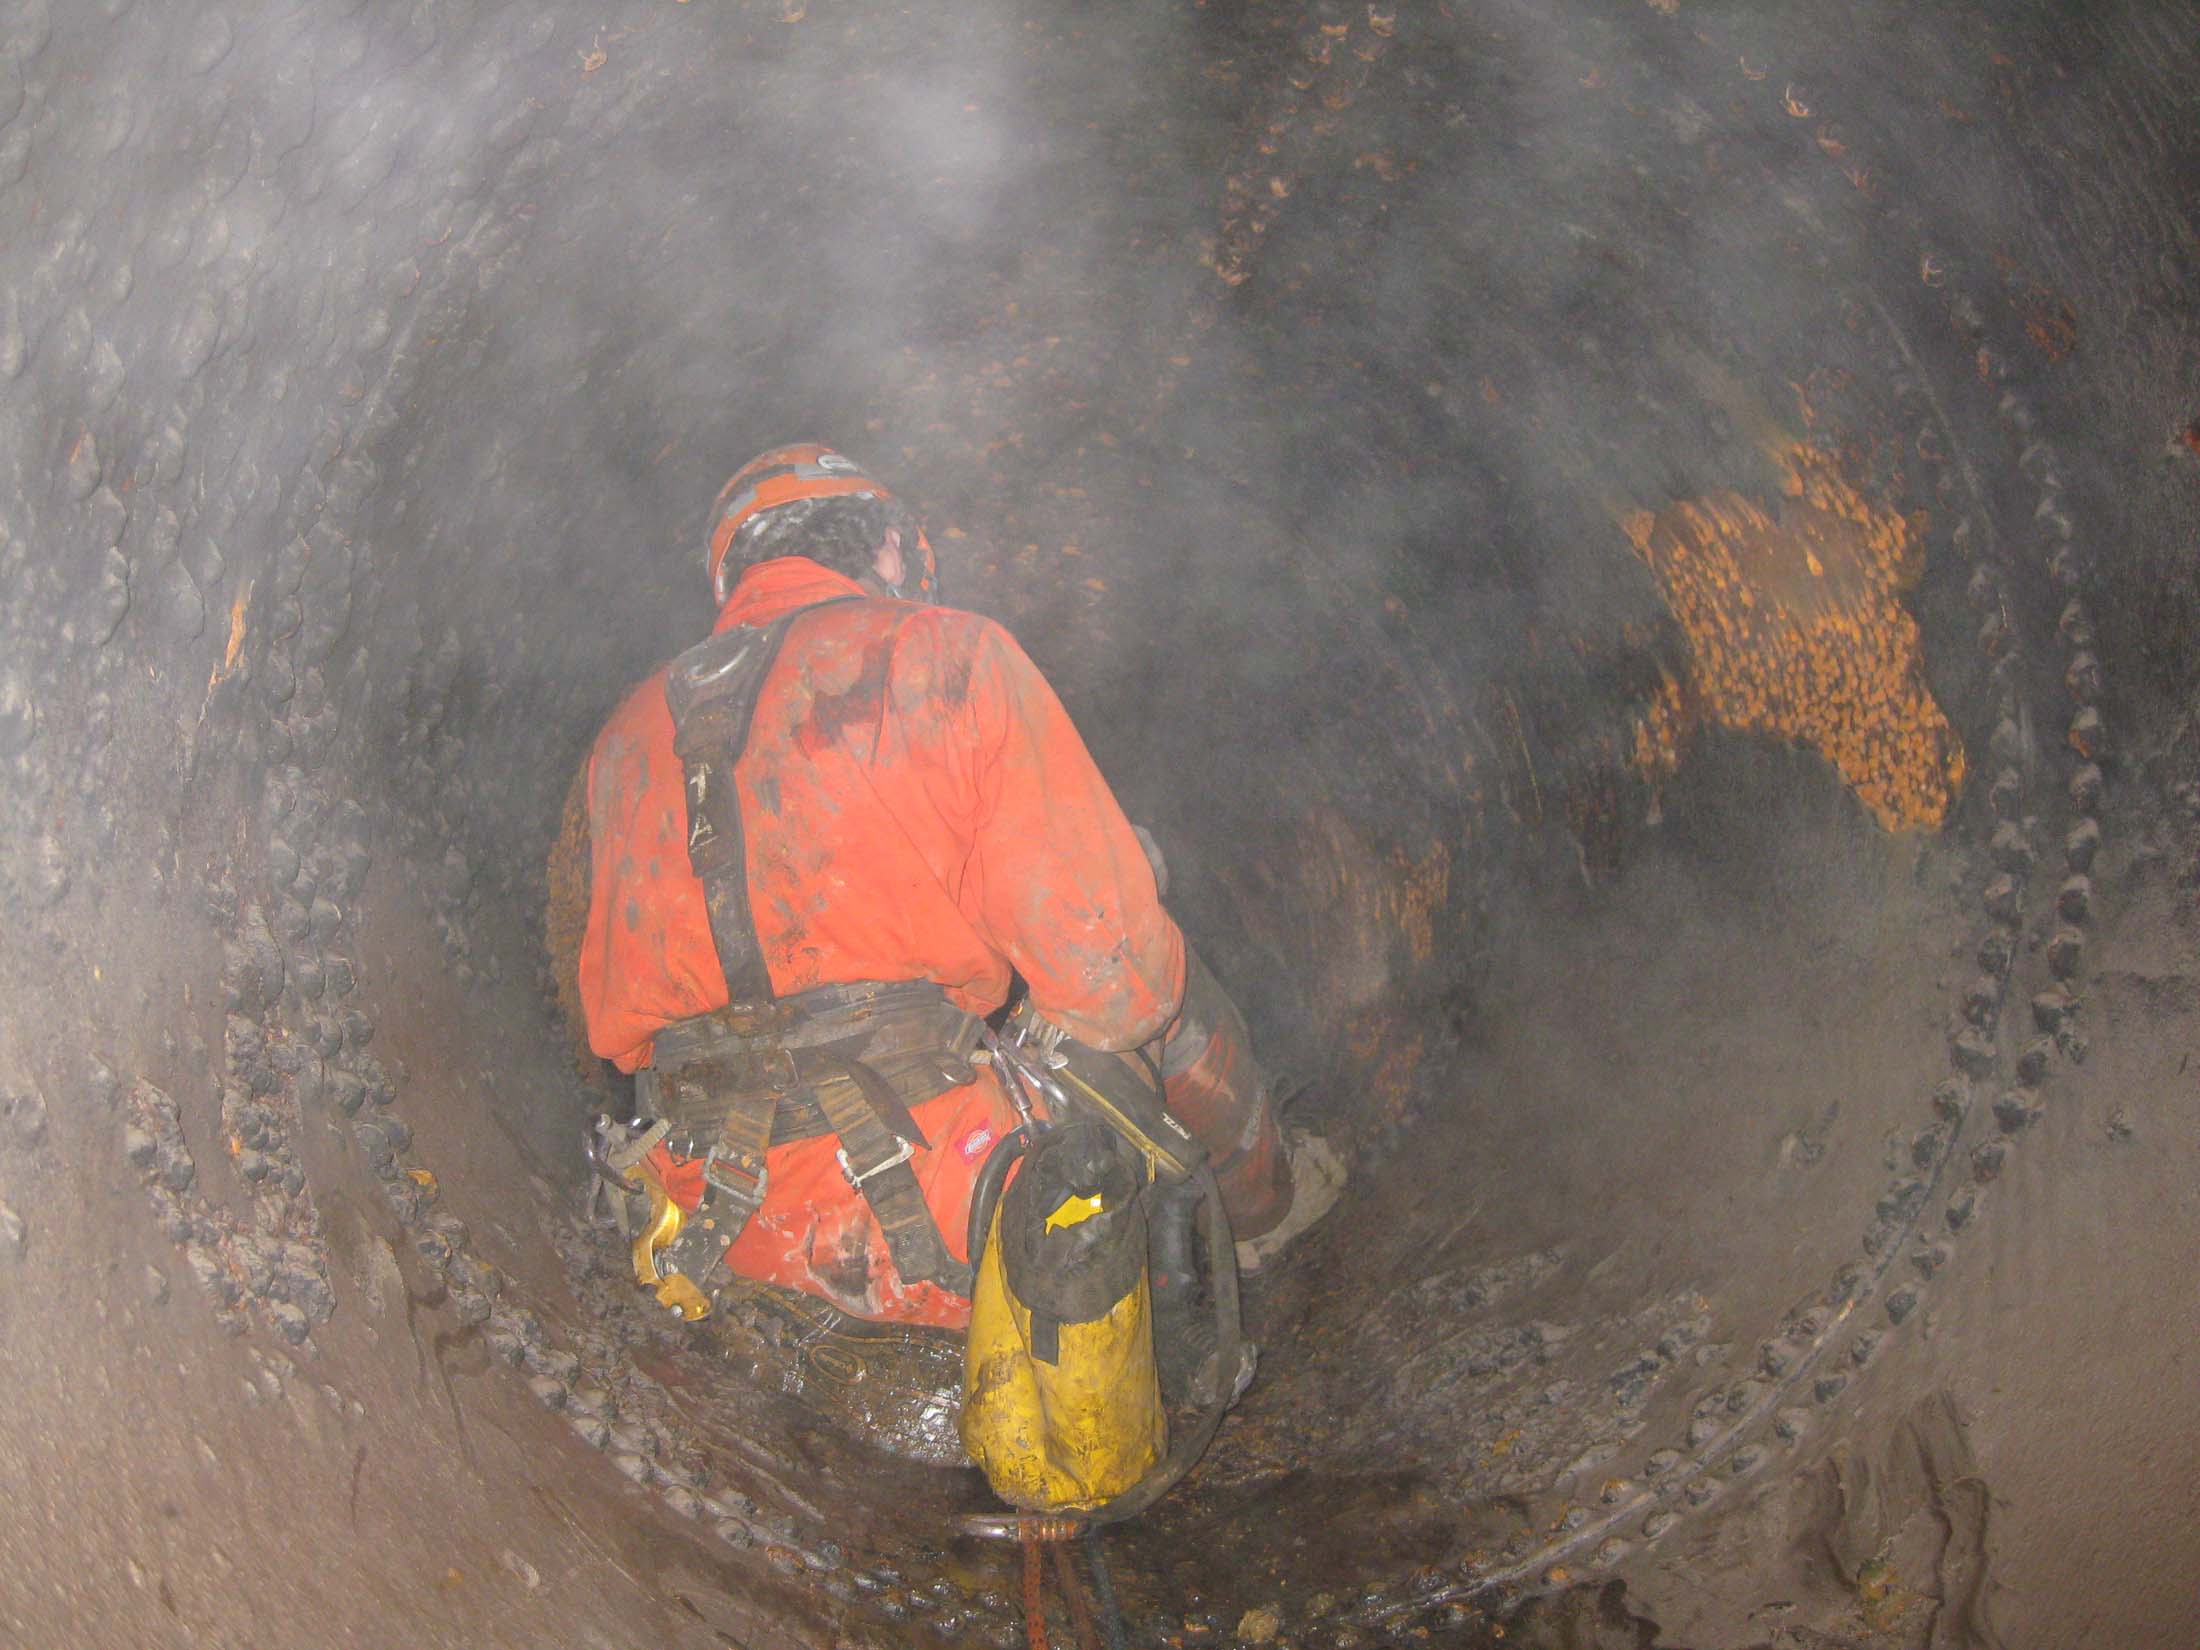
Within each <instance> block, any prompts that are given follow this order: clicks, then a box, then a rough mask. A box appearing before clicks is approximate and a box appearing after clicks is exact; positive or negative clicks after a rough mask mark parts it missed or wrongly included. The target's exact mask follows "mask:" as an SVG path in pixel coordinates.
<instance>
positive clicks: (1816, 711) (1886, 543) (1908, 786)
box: [1621, 445, 1964, 831]
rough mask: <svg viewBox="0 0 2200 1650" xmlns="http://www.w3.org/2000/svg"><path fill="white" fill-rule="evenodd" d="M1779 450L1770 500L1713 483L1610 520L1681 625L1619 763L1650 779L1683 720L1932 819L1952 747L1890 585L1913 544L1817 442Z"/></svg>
mask: <svg viewBox="0 0 2200 1650" xmlns="http://www.w3.org/2000/svg"><path fill="white" fill-rule="evenodd" d="M1779 457H1780V461H1781V463H1782V466H1783V468H1784V469H1785V471H1786V475H1785V477H1784V479H1783V481H1782V490H1783V491H1784V492H1785V494H1786V499H1785V500H1784V502H1783V503H1782V504H1781V506H1780V508H1779V512H1778V514H1777V516H1775V515H1773V514H1771V513H1769V512H1767V511H1766V510H1765V509H1764V508H1762V507H1761V506H1760V505H1758V504H1757V503H1756V502H1755V501H1753V500H1751V499H1748V498H1745V497H1743V496H1742V495H1741V494H1739V493H1717V494H1712V495H1709V496H1707V497H1704V498H1698V499H1690V500H1686V501H1683V502H1680V503H1676V504H1672V505H1669V506H1667V507H1666V508H1665V509H1663V510H1655V511H1652V510H1641V511H1636V512H1634V513H1633V514H1631V515H1629V516H1628V517H1626V518H1625V519H1624V520H1623V521H1622V523H1621V526H1622V527H1623V528H1624V529H1625V531H1626V533H1627V537H1628V539H1629V541H1630V542H1631V543H1632V544H1633V546H1634V550H1635V553H1636V555H1638V556H1640V557H1641V558H1642V560H1643V562H1644V564H1645V565H1646V566H1648V567H1649V569H1650V571H1651V573H1652V574H1653V575H1654V576H1655V577H1656V579H1657V581H1658V584H1659V587H1660V590H1661V592H1662V593H1663V595H1664V597H1665V602H1666V606H1667V607H1668V608H1669V609H1671V611H1672V614H1673V617H1674V619H1675V620H1676V621H1677V622H1678V623H1679V625H1680V628H1681V631H1682V633H1683V635H1684V636H1685V637H1686V638H1687V641H1688V666H1687V670H1686V677H1685V680H1676V679H1674V678H1673V677H1671V676H1668V677H1667V678H1666V679H1665V680H1664V682H1663V683H1662V684H1661V685H1660V687H1659V689H1658V691H1657V692H1656V693H1655V694H1654V695H1653V696H1652V698H1651V701H1650V703H1649V705H1648V706H1647V708H1646V709H1645V711H1644V712H1643V714H1642V717H1641V720H1640V722H1639V723H1638V725H1637V727H1636V730H1635V739H1634V750H1633V753H1632V764H1633V766H1634V768H1635V770H1636V771H1637V772H1638V773H1640V774H1641V775H1643V777H1644V778H1646V779H1649V780H1652V781H1655V780H1656V779H1657V778H1658V777H1659V776H1661V775H1663V774H1667V773H1670V772H1672V771H1673V770H1674V769H1675V768H1676V767H1678V766H1679V764H1680V759H1681V756H1682V753H1683V752H1684V750H1685V749H1686V747H1687V743H1688V741H1689V739H1690V737H1691V736H1692V735H1693V733H1694V732H1695V730H1696V729H1697V728H1699V727H1703V726H1707V725H1709V726H1718V727H1724V728H1731V729H1734V730H1736V731H1739V732H1744V733H1753V734H1761V735H1764V736H1766V737H1768V738H1773V739H1781V740H1787V741H1790V742H1792V743H1794V744H1798V745H1802V746H1805V747H1806V748H1808V749H1811V750H1815V751H1817V752H1818V753H1819V754H1820V755H1822V756H1823V757H1825V759H1826V760H1827V761H1828V762H1830V763H1832V764H1833V766H1834V768H1835V770H1836V771H1837V772H1839V773H1840V775H1841V777H1842V778H1843V780H1845V781H1846V782H1847V783H1848V786H1849V788H1850V789H1851V790H1853V791H1854V792H1855V793H1856V796H1857V799H1858V800H1859V801H1861V802H1862V803H1863V804H1864V806H1865V807H1867V808H1868V809H1870V810H1871V813H1872V816H1873V817H1874V818H1875V819H1877V820H1878V821H1879V823H1880V824H1881V825H1882V826H1884V827H1885V828H1886V829H1888V830H1890V831H1901V830H1914V829H1919V828H1928V829H1929V828H1933V827H1937V826H1939V825H1940V824H1941V823H1942V822H1943V821H1944V820H1945V819H1946V818H1947V816H1948V810H1949V808H1950V806H1951V805H1952V804H1953V803H1954V801H1955V798H1956V795H1957V794H1958V793H1959V792H1960V791H1961V789H1962V786H1963V776H1964V754H1963V745H1962V741H1961V740H1959V739H1958V738H1957V737H1956V733H1955V730H1954V729H1953V728H1952V727H1950V726H1949V724H1948V719H1947V717H1946V716H1945V715H1943V714H1942V712H1941V709H1940V706H1939V705H1938V704H1937V703H1936V702H1935V701H1934V699H1933V696H1932V693H1931V691H1930V690H1929V689H1928V688H1927V687H1926V685H1925V680H1924V674H1923V668H1922V667H1923V664H1924V639H1923V637H1922V635H1921V634H1920V633H1919V631H1918V627H1917V622H1916V621H1915V620H1914V619H1912V618H1911V617H1910V615H1909V612H1908V610H1907V609H1905V608H1904V607H1903V605H1902V601H1901V595H1902V592H1903V590H1904V589H1905V588H1907V587H1908V585H1909V584H1910V583H1911V582H1912V581H1913V580H1914V579H1915V577H1916V575H1917V572H1918V570H1919V567H1920V564H1921V562H1922V559H1923V551H1922V548H1921V547H1920V545H1919V544H1918V541H1917V538H1916V535H1915V532H1914V530H1913V528H1912V526H1911V524H1910V522H1909V521H1908V520H1906V519H1905V518H1904V517H1903V516H1902V515H1901V514H1899V513H1898V512H1896V511H1894V510H1892V509H1888V508H1885V507H1882V506H1880V505H1878V504H1875V503H1874V502H1872V501H1871V500H1869V499H1867V498H1865V497H1864V495H1863V494H1861V493H1859V492H1858V491H1857V490H1856V489H1855V488H1854V487H1852V486H1850V485H1849V483H1848V482H1847V481H1846V480H1844V479H1843V478H1842V476H1841V475H1840V473H1839V471H1838V470H1837V469H1836V468H1835V466H1834V462H1833V461H1832V460H1831V459H1830V458H1828V457H1827V456H1826V455H1824V454H1822V453H1819V452H1818V451H1816V450H1815V449H1813V448H1809V447H1805V446H1801V445H1796V446H1792V447H1789V448H1787V449H1786V450H1785V451H1783V452H1782V453H1781V454H1780V455H1779Z"/></svg>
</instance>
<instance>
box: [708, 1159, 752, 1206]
mask: <svg viewBox="0 0 2200 1650" xmlns="http://www.w3.org/2000/svg"><path fill="white" fill-rule="evenodd" d="M703 1181H704V1184H706V1185H708V1186H709V1187H710V1188H711V1190H713V1191H717V1192H723V1193H725V1194H726V1196H728V1197H730V1198H735V1199H738V1200H739V1201H740V1202H742V1203H746V1204H749V1205H752V1206H753V1205H755V1204H758V1203H761V1202H762V1201H763V1200H764V1170H763V1169H761V1168H755V1169H751V1168H749V1167H748V1166H747V1164H746V1162H745V1161H744V1160H743V1159H741V1158H733V1157H720V1156H719V1155H718V1151H717V1148H716V1147H713V1148H712V1149H711V1152H710V1155H709V1156H707V1157H705V1158H704V1159H703Z"/></svg>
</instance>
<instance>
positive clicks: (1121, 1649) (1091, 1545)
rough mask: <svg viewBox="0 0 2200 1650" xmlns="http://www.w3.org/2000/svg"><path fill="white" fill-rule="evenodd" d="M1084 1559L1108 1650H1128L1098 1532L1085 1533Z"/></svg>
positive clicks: (1113, 1586)
mask: <svg viewBox="0 0 2200 1650" xmlns="http://www.w3.org/2000/svg"><path fill="white" fill-rule="evenodd" d="M1085 1557H1086V1559H1087V1560H1089V1568H1090V1569H1091V1571H1092V1597H1093V1602H1094V1604H1096V1605H1097V1606H1098V1607H1099V1608H1098V1612H1097V1613H1098V1615H1099V1617H1100V1631H1101V1633H1102V1634H1103V1635H1105V1637H1106V1638H1107V1641H1108V1650H1129V1640H1128V1639H1127V1637H1126V1636H1125V1633H1124V1629H1123V1606H1122V1605H1121V1604H1120V1603H1118V1602H1117V1600H1116V1597H1115V1577H1114V1576H1112V1575H1110V1574H1109V1573H1108V1555H1107V1554H1106V1553H1104V1552H1102V1551H1101V1550H1100V1532H1099V1531H1098V1530H1087V1531H1086V1532H1085Z"/></svg>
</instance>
